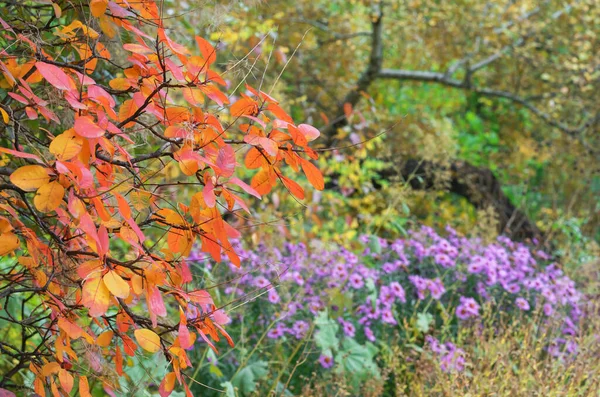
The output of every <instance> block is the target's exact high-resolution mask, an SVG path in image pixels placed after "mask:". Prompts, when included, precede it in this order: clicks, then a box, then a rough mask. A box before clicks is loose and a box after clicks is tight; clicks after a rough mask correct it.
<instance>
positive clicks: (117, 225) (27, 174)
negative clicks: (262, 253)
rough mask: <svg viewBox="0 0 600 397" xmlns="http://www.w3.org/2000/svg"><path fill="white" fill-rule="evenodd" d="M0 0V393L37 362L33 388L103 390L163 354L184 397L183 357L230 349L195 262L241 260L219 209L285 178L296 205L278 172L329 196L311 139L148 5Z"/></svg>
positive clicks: (170, 381) (168, 385)
mask: <svg viewBox="0 0 600 397" xmlns="http://www.w3.org/2000/svg"><path fill="white" fill-rule="evenodd" d="M0 4H3V5H2V8H3V10H4V11H5V12H3V13H2V16H1V18H0V24H1V25H2V31H1V33H0V44H1V46H0V48H1V50H0V72H1V74H0V95H1V98H0V113H1V117H0V119H1V120H0V152H1V153H0V159H1V161H2V163H1V165H2V166H1V167H0V255H1V256H2V260H1V261H0V264H2V265H1V266H0V317H1V318H2V320H3V321H4V322H5V323H7V324H8V326H9V327H11V332H12V333H11V335H12V336H13V337H12V338H9V339H8V340H3V341H1V343H0V353H1V354H2V355H6V356H8V357H11V359H12V363H13V366H12V368H9V369H8V372H7V373H5V374H4V375H3V376H0V387H2V388H6V389H11V388H12V387H15V388H16V387H18V383H19V382H18V380H17V379H18V377H19V376H20V374H22V373H23V372H24V371H27V370H29V371H31V372H32V373H33V374H34V379H35V381H34V383H33V385H28V384H25V385H24V386H20V387H29V386H31V387H32V388H33V389H34V390H35V392H36V393H37V394H39V395H41V396H45V395H48V393H52V394H53V395H55V396H58V395H66V394H69V393H71V392H73V393H75V392H78V393H79V395H81V396H88V395H90V385H92V387H93V385H96V387H100V388H103V389H104V391H105V392H107V393H110V392H111V391H117V390H118V388H119V383H118V377H119V376H123V375H124V370H123V367H124V365H126V362H127V357H128V356H131V357H133V356H136V355H137V356H138V357H142V358H143V357H146V358H147V359H150V360H151V354H155V353H158V352H159V351H161V352H162V353H164V354H165V355H166V357H167V361H168V362H170V365H171V367H172V369H171V372H169V373H168V374H167V376H166V377H165V378H164V380H162V383H161V384H160V394H161V396H167V395H169V394H170V393H171V391H172V390H174V388H176V387H178V386H177V385H178V384H179V385H181V386H180V387H181V388H182V389H185V390H186V391H187V393H188V395H190V394H191V393H190V391H189V388H188V383H189V382H188V380H187V376H186V369H188V368H190V367H191V363H190V361H189V359H188V356H187V353H186V350H187V349H190V348H192V346H193V345H194V343H195V341H196V339H198V340H203V341H204V342H202V343H206V344H207V345H208V346H210V347H211V348H213V349H217V348H218V345H219V344H220V343H222V341H220V339H221V338H224V339H226V340H227V341H228V342H229V344H233V343H234V341H232V340H231V338H230V337H229V336H228V335H227V332H226V331H225V328H224V325H225V324H226V323H227V321H228V317H227V315H226V314H225V312H224V311H223V310H221V308H219V307H216V306H215V304H214V303H213V299H212V298H211V294H210V293H209V292H208V291H207V290H203V289H199V288H198V286H197V284H196V283H195V282H194V274H193V272H192V271H191V270H190V264H189V263H187V262H186V259H185V258H186V257H187V256H188V254H189V252H190V250H191V248H192V246H193V245H195V244H196V245H197V246H199V247H201V251H202V252H203V253H205V254H206V255H207V256H210V257H212V259H213V260H214V261H221V259H222V258H223V256H226V257H227V258H228V260H229V261H230V262H232V263H234V264H237V265H238V266H239V264H240V258H239V257H238V256H237V254H236V253H235V252H234V250H233V248H232V245H231V240H232V239H236V238H238V237H239V236H240V231H238V230H237V229H236V227H235V222H232V224H230V223H228V222H227V221H225V220H224V219H223V215H224V214H225V213H227V212H233V213H237V212H238V211H240V210H242V211H249V208H248V205H247V202H246V200H247V198H248V197H249V195H250V196H254V197H257V198H260V197H261V196H263V195H265V194H267V193H269V192H270V191H271V189H272V188H273V187H275V186H276V185H277V184H279V183H281V184H282V185H283V186H284V188H285V189H286V190H287V191H288V192H289V193H291V194H292V195H293V196H295V197H296V198H297V199H300V200H301V199H303V198H304V191H303V189H302V187H301V186H300V185H299V184H298V183H297V182H296V181H294V180H293V179H291V178H290V177H288V176H286V175H284V173H283V171H282V170H283V168H284V165H285V164H287V165H288V166H289V168H291V169H292V170H293V171H295V172H297V174H299V173H301V172H302V173H303V174H305V176H306V177H307V179H308V181H309V182H310V183H311V184H312V185H313V186H314V187H315V188H316V189H323V186H324V185H323V178H322V176H321V173H320V171H319V170H318V169H317V168H316V167H315V166H314V165H313V163H312V162H311V160H314V159H316V158H317V154H316V153H315V151H313V150H312V149H311V148H310V147H309V146H308V144H309V142H310V141H312V140H314V139H316V138H317V137H318V136H319V131H318V130H317V129H315V128H314V127H312V126H309V125H306V124H299V125H296V124H294V121H293V120H292V118H291V117H290V116H289V115H288V114H287V113H286V112H285V110H283V109H282V108H281V107H280V106H279V104H278V102H277V100H275V99H274V98H272V97H271V96H270V95H269V94H268V93H266V92H263V91H260V90H259V89H254V88H252V87H250V86H248V85H246V87H245V88H246V89H245V90H243V91H244V92H243V93H239V94H238V95H241V97H240V98H241V99H239V100H237V101H235V102H234V103H230V96H229V95H228V94H226V93H225V92H224V91H225V90H226V88H228V84H227V82H226V80H225V78H226V74H227V73H228V70H225V69H223V68H220V67H219V66H218V65H217V63H216V61H217V54H216V50H215V47H214V46H213V45H212V44H211V43H210V42H208V41H207V40H205V39H203V38H201V37H196V38H195V42H196V44H197V47H196V48H186V47H185V46H183V45H181V44H179V43H177V42H176V41H174V39H173V38H171V37H170V36H169V30H168V28H167V27H166V26H165V24H164V23H163V19H162V12H161V9H160V8H159V6H157V4H156V3H154V2H153V1H146V0H141V1H135V2H127V1H123V0H119V1H108V0H92V1H91V2H90V3H89V4H85V5H84V4H74V3H71V2H66V1H55V2H51V1H39V2H30V3H25V2H22V3H20V2H16V3H12V2H11V3H2V2H0ZM231 91H232V92H230V93H229V94H233V90H231ZM240 167H243V168H246V169H249V170H255V171H249V172H250V173H252V172H254V174H253V175H254V176H253V177H252V179H251V181H250V182H249V183H246V182H244V181H243V180H241V179H240V178H238V177H236V171H237V170H238V168H240ZM297 174H296V175H297ZM238 175H239V174H238ZM288 175H291V173H289V174H288ZM182 186H185V187H186V188H189V187H192V188H194V189H195V194H193V195H191V196H189V197H186V198H185V199H184V200H182V201H181V202H177V201H176V198H177V197H178V196H177V195H176V194H174V193H175V192H177V191H178V189H181V188H182ZM232 219H234V220H235V219H236V218H235V217H232ZM92 381H93V383H92ZM0 391H1V390H0Z"/></svg>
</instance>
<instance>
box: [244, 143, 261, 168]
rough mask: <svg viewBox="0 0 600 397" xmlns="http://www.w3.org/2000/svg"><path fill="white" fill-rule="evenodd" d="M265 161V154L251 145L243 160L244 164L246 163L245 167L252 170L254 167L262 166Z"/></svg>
mask: <svg viewBox="0 0 600 397" xmlns="http://www.w3.org/2000/svg"><path fill="white" fill-rule="evenodd" d="M265 161H266V160H265V156H263V155H262V154H261V153H260V150H258V149H257V148H255V147H253V148H251V149H250V150H248V153H247V154H246V159H245V160H244V165H246V168H248V169H251V170H253V169H255V168H260V167H262V165H263V164H264V163H265Z"/></svg>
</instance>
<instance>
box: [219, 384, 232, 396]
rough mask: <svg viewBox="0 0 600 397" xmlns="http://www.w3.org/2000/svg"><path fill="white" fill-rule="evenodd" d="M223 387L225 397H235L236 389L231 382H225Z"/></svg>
mask: <svg viewBox="0 0 600 397" xmlns="http://www.w3.org/2000/svg"><path fill="white" fill-rule="evenodd" d="M221 387H222V388H223V389H225V397H235V388H234V387H233V384H231V382H223V383H221Z"/></svg>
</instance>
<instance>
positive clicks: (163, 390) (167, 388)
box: [158, 372, 177, 397]
mask: <svg viewBox="0 0 600 397" xmlns="http://www.w3.org/2000/svg"><path fill="white" fill-rule="evenodd" d="M176 379H177V377H176V375H175V372H169V373H168V374H166V375H165V378H164V379H163V380H162V382H160V386H159V387H158V394H160V397H167V396H169V395H170V394H171V392H172V391H173V389H174V388H175V380H176Z"/></svg>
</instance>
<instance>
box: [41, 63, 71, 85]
mask: <svg viewBox="0 0 600 397" xmlns="http://www.w3.org/2000/svg"><path fill="white" fill-rule="evenodd" d="M35 67H36V68H37V70H38V71H39V72H40V74H41V75H42V76H44V78H45V79H46V81H47V82H48V83H50V84H52V85H53V86H54V87H55V88H58V89H59V90H65V91H70V90H71V89H74V88H76V86H75V82H74V81H73V80H72V79H71V78H70V77H69V76H67V74H66V73H65V72H63V71H62V69H61V68H59V67H58V66H54V65H50V64H48V63H44V62H36V63H35Z"/></svg>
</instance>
